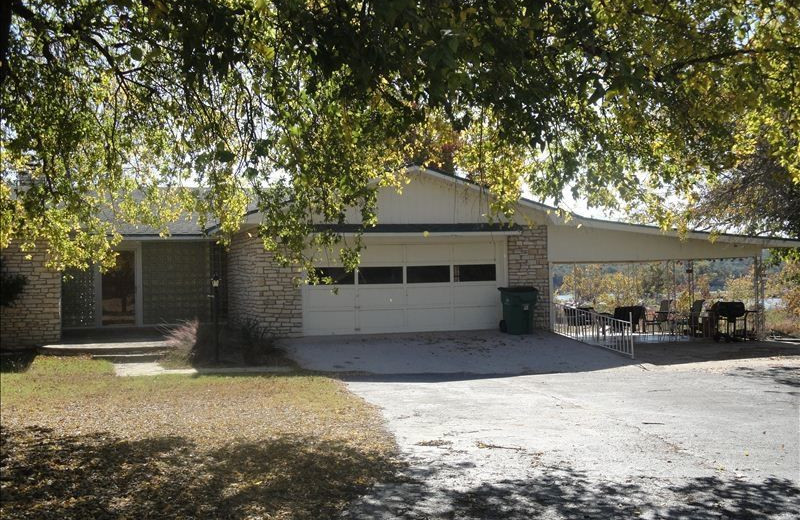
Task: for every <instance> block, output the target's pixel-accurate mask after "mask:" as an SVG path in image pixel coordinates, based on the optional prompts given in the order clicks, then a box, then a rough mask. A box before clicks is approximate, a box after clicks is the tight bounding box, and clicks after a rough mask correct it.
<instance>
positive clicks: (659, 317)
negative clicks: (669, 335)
mask: <svg viewBox="0 0 800 520" xmlns="http://www.w3.org/2000/svg"><path fill="white" fill-rule="evenodd" d="M671 309H672V300H661V306H660V307H659V309H658V310H657V311H656V312H654V313H653V314H652V315H651V316H650V317H649V318H645V320H644V332H645V333H647V327H648V326H649V327H651V330H652V331H653V334H655V333H656V326H658V330H659V331H660V332H661V333H662V334H663V333H664V325H665V324H670V325H671V327H670V328H669V331H670V332H672V331H674V316H673V314H672V310H671Z"/></svg>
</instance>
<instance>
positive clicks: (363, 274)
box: [358, 266, 403, 285]
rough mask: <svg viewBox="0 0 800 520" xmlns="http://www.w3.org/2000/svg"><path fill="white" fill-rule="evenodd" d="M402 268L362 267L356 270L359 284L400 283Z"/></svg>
mask: <svg viewBox="0 0 800 520" xmlns="http://www.w3.org/2000/svg"><path fill="white" fill-rule="evenodd" d="M402 283H403V268H402V267H400V266H398V267H362V268H360V269H359V270H358V284H359V285H378V284H402Z"/></svg>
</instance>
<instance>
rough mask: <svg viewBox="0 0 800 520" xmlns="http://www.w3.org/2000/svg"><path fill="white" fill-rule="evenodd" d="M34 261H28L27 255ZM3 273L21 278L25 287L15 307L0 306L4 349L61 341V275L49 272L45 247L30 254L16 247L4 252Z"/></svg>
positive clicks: (0, 253)
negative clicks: (17, 275)
mask: <svg viewBox="0 0 800 520" xmlns="http://www.w3.org/2000/svg"><path fill="white" fill-rule="evenodd" d="M28 254H30V255H31V259H30V260H27V259H26V258H25V256H26V255H28ZM0 257H2V259H3V262H2V263H3V270H4V271H5V272H6V273H8V274H21V275H24V276H25V278H26V279H27V283H26V284H25V287H24V288H23V289H22V292H21V293H20V294H19V296H18V297H17V299H16V300H15V301H14V305H13V306H12V307H3V306H0V349H2V350H13V349H17V348H26V347H28V348H29V347H35V346H39V345H46V344H48V343H54V342H57V341H59V340H60V339H61V274H60V273H59V272H58V271H52V270H50V269H47V268H46V267H45V266H44V264H45V261H46V259H47V252H46V251H45V246H43V245H38V246H37V247H36V249H34V250H32V251H28V252H23V251H20V250H19V248H18V247H17V246H16V245H14V244H13V243H12V244H11V245H10V246H9V247H8V248H6V249H3V250H2V251H0Z"/></svg>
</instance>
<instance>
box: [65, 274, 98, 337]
mask: <svg viewBox="0 0 800 520" xmlns="http://www.w3.org/2000/svg"><path fill="white" fill-rule="evenodd" d="M95 325H96V322H95V301H94V268H91V267H90V268H88V269H68V270H67V271H66V272H64V274H63V275H62V277H61V326H62V327H64V328H75V327H94V326H95Z"/></svg>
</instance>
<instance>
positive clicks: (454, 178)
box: [120, 164, 800, 247]
mask: <svg viewBox="0 0 800 520" xmlns="http://www.w3.org/2000/svg"><path fill="white" fill-rule="evenodd" d="M407 168H408V169H409V171H416V172H420V173H424V174H427V175H430V176H432V177H435V178H438V179H440V180H443V181H446V182H455V183H459V184H463V185H465V186H468V187H471V188H473V189H476V190H483V189H485V188H483V187H482V186H480V184H478V183H476V182H474V181H472V180H470V179H467V178H465V177H461V176H458V175H456V174H455V173H453V172H448V171H445V170H440V169H438V168H431V167H423V166H420V165H416V164H410V165H408V166H407ZM518 204H519V205H521V206H523V207H528V208H531V209H533V210H536V211H539V212H542V213H545V214H546V215H547V219H548V220H547V222H548V225H554V226H570V227H585V228H596V229H606V230H614V231H623V232H629V233H640V234H649V235H661V236H664V235H667V236H676V237H687V238H698V239H704V240H719V241H722V242H729V243H742V244H751V245H761V246H763V247H800V238H786V237H775V236H757V235H740V234H732V233H720V234H713V233H709V232H707V231H700V230H690V231H687V232H685V233H680V232H678V231H677V230H674V229H673V230H663V229H662V228H660V227H658V226H654V225H649V224H635V223H629V222H619V221H613V220H605V219H598V218H592V217H585V216H583V215H579V214H576V213H571V214H570V217H569V218H564V217H562V216H560V212H559V209H558V208H556V207H555V206H550V205H548V204H544V203H542V202H538V201H535V200H531V199H527V198H524V197H522V198H520V199H519V202H518ZM257 213H258V209H256V208H255V207H254V206H253V205H252V204H251V205H249V210H248V211H247V213H246V215H245V216H252V215H255V214H257ZM168 229H169V231H170V235H171V236H172V237H173V238H184V239H190V238H202V237H205V236H208V235H209V234H213V233H214V232H215V231H217V229H218V224H217V223H211V224H210V225H209V226H208V227H206V228H205V229H204V228H202V227H200V225H199V222H198V219H197V216H196V215H193V216H192V217H188V218H186V219H183V220H181V221H178V222H173V223H170V224H169V225H168ZM317 229H318V230H320V231H321V230H323V229H328V230H331V231H334V232H337V233H344V234H354V233H359V232H363V233H368V234H388V233H395V234H397V233H400V234H402V233H414V234H419V233H425V232H428V233H439V234H441V233H482V232H485V233H489V232H494V233H498V232H504V233H513V232H518V231H519V229H521V228H520V226H519V225H517V224H515V225H513V226H511V227H509V225H508V224H489V223H470V224H436V223H432V224H378V225H377V226H374V227H369V228H363V227H362V226H360V225H358V224H345V225H318V226H317ZM120 232H121V233H122V235H123V236H126V237H131V238H145V237H158V236H159V234H158V230H156V229H154V228H151V227H148V226H131V225H127V224H123V225H122V229H121V230H120Z"/></svg>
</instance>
